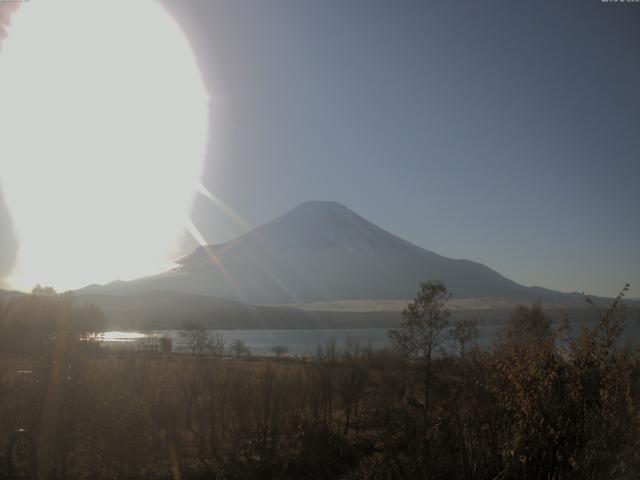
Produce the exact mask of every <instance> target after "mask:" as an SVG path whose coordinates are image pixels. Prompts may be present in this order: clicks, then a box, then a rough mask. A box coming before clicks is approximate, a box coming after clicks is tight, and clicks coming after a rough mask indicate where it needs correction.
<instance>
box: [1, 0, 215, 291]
mask: <svg viewBox="0 0 640 480" xmlns="http://www.w3.org/2000/svg"><path fill="white" fill-rule="evenodd" d="M207 123H208V97H207V93H206V91H205V88H204V85H203V82H202V79H201V75H200V72H199V70H198V66H197V64H196V60H195V58H194V55H193V53H192V52H191V50H190V47H189V44H188V42H187V40H186V38H185V36H184V34H183V32H182V31H181V30H180V28H179V27H178V25H177V24H176V22H175V21H174V20H173V19H172V18H171V16H170V15H169V14H168V13H167V12H166V11H165V10H164V9H163V8H162V7H161V6H160V5H159V4H158V3H157V2H155V1H154V0H136V1H134V2H126V5H125V4H124V3H121V2H107V1H91V0H90V1H88V0H59V1H55V2H52V1H48V0H47V1H37V2H28V3H25V4H23V6H22V7H21V9H20V10H19V11H18V12H17V13H16V14H15V15H14V18H13V22H12V26H11V28H10V30H9V38H8V39H7V40H6V41H5V43H4V44H3V49H2V51H1V52H0V162H1V163H0V167H1V170H0V179H1V180H2V187H3V190H4V194H5V200H6V202H7V205H8V207H9V210H10V212H11V216H12V221H13V224H14V228H15V231H16V234H17V237H18V243H19V251H18V259H17V263H16V266H15V269H14V272H13V274H12V276H11V277H10V279H9V281H10V282H11V285H12V286H13V287H14V288H19V289H29V288H31V287H32V286H33V285H34V284H35V283H46V284H50V285H53V286H54V287H56V288H58V289H69V288H78V287H82V286H84V285H87V284H89V283H104V282H109V281H111V280H115V279H130V278H135V277H138V276H142V275H146V274H151V273H156V272H158V271H159V270H161V269H163V268H165V267H167V266H169V265H170V260H171V258H172V255H174V254H175V253H176V250H175V249H176V245H177V239H178V237H179V235H180V234H181V232H182V231H183V229H184V227H185V225H186V223H187V220H188V210H189V206H190V203H191V201H192V196H193V192H194V188H195V187H196V185H197V184H198V181H199V177H200V174H201V170H202V163H203V159H204V153H205V148H206V141H207V138H206V137H207V130H208V127H207Z"/></svg>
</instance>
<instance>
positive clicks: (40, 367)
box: [0, 283, 640, 480]
mask: <svg viewBox="0 0 640 480" xmlns="http://www.w3.org/2000/svg"><path fill="white" fill-rule="evenodd" d="M623 293H624V292H623ZM447 296H448V293H447V290H446V288H445V287H444V286H443V285H441V284H438V283H425V284H423V285H422V288H421V291H420V293H419V294H418V296H417V297H416V299H415V301H414V302H412V303H411V304H410V305H409V307H408V308H407V310H406V311H405V314H404V319H405V320H404V323H403V324H402V326H400V327H399V328H398V329H395V330H393V331H391V332H390V337H391V340H392V344H393V346H394V348H393V349H392V350H388V351H375V350H372V349H369V348H361V347H360V345H359V344H358V343H357V342H352V343H351V344H349V345H347V346H346V348H344V349H340V351H338V349H336V348H334V347H333V346H331V345H329V346H327V347H326V348H321V349H319V351H318V355H317V357H316V358H313V359H305V360H304V361H302V360H301V361H293V360H286V359H284V358H283V359H280V360H265V359H262V360H260V359H253V360H251V359H250V358H249V357H246V358H245V359H232V360H229V359H227V360H223V359H221V358H219V357H216V356H214V355H210V354H204V353H203V354H198V350H197V349H196V355H193V356H184V355H171V354H162V353H161V352H158V353H155V354H144V353H136V352H124V351H123V352H119V353H116V354H114V355H112V356H104V357H101V356H93V355H87V354H84V353H82V350H78V349H74V350H73V351H74V352H75V353H74V354H67V353H65V352H66V348H67V346H65V345H62V344H58V340H53V342H52V343H53V344H54V345H56V346H55V348H53V350H52V351H54V352H57V353H56V354H55V355H54V356H53V357H46V358H45V357H44V356H43V357H42V358H34V359H33V360H31V365H32V368H31V370H29V371H28V372H27V373H20V374H13V376H12V375H10V374H9V373H11V372H12V371H13V370H11V371H9V367H10V366H11V365H12V364H11V362H12V361H14V362H15V360H10V359H5V360H4V362H5V364H6V365H5V369H6V371H5V375H3V382H2V385H1V390H0V391H1V396H0V438H7V437H8V436H9V434H10V433H11V432H13V431H15V430H16V429H18V428H26V429H27V430H28V431H29V432H31V433H30V434H31V436H32V437H33V438H34V439H35V442H36V445H37V448H38V458H39V463H38V465H39V466H38V468H39V471H40V472H39V473H40V478H51V479H58V478H60V479H62V478H91V479H102V478H104V479H106V478H109V479H125V478H150V479H153V478H157V479H169V478H182V479H196V478H198V479H200V478H202V479H204V478H207V479H209V478H220V479H227V478H228V479H353V480H355V479H406V480H410V479H411V480H413V479H464V480H467V479H601V478H607V479H615V478H619V479H626V478H636V476H637V472H639V471H640V449H639V447H640V355H639V353H638V351H637V350H632V349H629V348H626V349H622V348H616V346H615V345H616V342H617V340H618V338H619V336H620V333H621V331H622V328H623V322H624V308H623V306H622V304H621V301H620V298H619V299H618V300H616V302H614V304H613V305H611V306H610V307H609V308H607V309H606V310H603V311H602V312H601V315H600V320H599V322H598V323H597V324H596V325H593V326H591V327H590V328H586V329H584V330H582V331H579V332H572V331H571V328H570V324H569V322H567V323H565V324H563V325H561V326H559V327H554V326H553V325H552V324H551V322H550V320H549V318H548V316H547V315H546V314H545V311H544V310H543V308H542V307H541V306H540V305H532V306H521V307H518V308H517V309H515V310H514V312H513V314H512V317H511V321H510V323H509V324H508V325H507V326H506V327H505V328H504V331H503V332H502V333H501V334H500V335H499V336H498V338H497V339H496V340H495V341H494V343H493V344H492V345H491V346H490V347H489V348H486V349H478V348H475V347H473V346H472V343H473V342H472V341H469V340H465V339H469V338H471V339H472V338H473V337H474V336H475V333H474V331H473V328H474V326H473V325H472V324H467V325H464V324H461V325H456V326H455V330H457V332H458V333H457V335H458V337H457V338H459V339H460V340H461V341H460V342H459V345H460V347H461V348H460V349H459V351H458V352H457V353H456V354H455V355H453V354H450V353H449V354H448V353H447V352H446V351H445V350H443V348H442V345H443V343H444V341H445V339H446V338H447V336H448V335H449V333H448V332H449V330H448V328H447V327H449V326H450V325H449V318H448V317H449V314H448V311H447V308H446V299H447ZM455 330H454V331H455ZM203 352H204V350H203ZM14 367H15V365H14V366H13V367H12V368H14ZM16 368H17V367H16ZM21 368H23V367H21ZM14 370H15V368H14Z"/></svg>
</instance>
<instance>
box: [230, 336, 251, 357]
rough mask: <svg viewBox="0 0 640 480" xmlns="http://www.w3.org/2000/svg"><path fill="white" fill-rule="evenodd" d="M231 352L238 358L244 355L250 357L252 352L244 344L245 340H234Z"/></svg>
mask: <svg viewBox="0 0 640 480" xmlns="http://www.w3.org/2000/svg"><path fill="white" fill-rule="evenodd" d="M231 351H232V352H233V353H234V354H235V356H236V358H240V357H241V356H242V355H249V354H250V353H251V350H250V349H249V347H247V345H246V344H245V343H244V340H240V339H238V340H234V341H233V342H231Z"/></svg>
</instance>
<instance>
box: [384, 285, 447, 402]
mask: <svg viewBox="0 0 640 480" xmlns="http://www.w3.org/2000/svg"><path fill="white" fill-rule="evenodd" d="M449 297H450V295H449V291H448V290H447V287H445V286H444V284H443V283H442V282H437V281H429V282H422V283H421V284H420V291H419V292H418V294H417V295H416V298H415V300H414V301H413V302H411V303H410V304H409V305H408V306H407V308H406V309H405V310H404V312H402V315H403V316H404V321H403V322H402V325H400V327H399V328H396V329H392V330H389V339H390V340H391V344H392V345H393V347H394V348H395V349H397V350H398V351H399V352H401V353H402V354H404V355H406V356H407V357H409V358H411V359H413V360H416V361H418V362H420V363H421V365H422V372H423V381H424V408H425V410H427V409H428V408H429V395H430V391H431V377H432V368H431V363H432V360H433V355H434V353H435V351H436V350H437V349H439V348H441V347H442V343H443V342H444V339H445V338H444V329H445V328H446V327H447V324H448V320H447V319H448V318H449V316H450V312H449V309H448V308H447V307H446V302H447V300H448V299H449Z"/></svg>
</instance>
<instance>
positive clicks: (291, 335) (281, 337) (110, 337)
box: [104, 321, 640, 355]
mask: <svg viewBox="0 0 640 480" xmlns="http://www.w3.org/2000/svg"><path fill="white" fill-rule="evenodd" d="M583 326H584V324H579V325H576V326H574V327H573V331H574V334H577V333H578V332H580V330H581V329H582V328H583ZM501 328H503V327H498V326H483V327H480V328H479V330H480V337H479V338H478V342H477V343H478V344H479V345H480V346H481V347H484V346H487V345H489V344H490V343H491V342H492V341H493V339H494V338H495V336H496V333H497V332H498V331H499V330H500V329H501ZM387 331H388V330H387V329H385V328H369V329H317V330H311V329H306V330H303V329H290V330H218V331H216V332H217V333H220V334H222V335H223V336H224V339H225V340H226V341H227V345H229V344H230V343H231V342H233V341H234V340H242V341H244V343H245V344H246V345H247V346H248V347H249V348H250V349H251V353H252V354H253V355H270V354H271V347H273V346H274V345H284V346H286V347H287V348H288V351H289V354H290V355H315V354H316V352H317V348H318V345H322V346H325V345H328V344H330V343H333V342H334V343H335V345H336V351H338V352H340V351H342V350H344V347H345V345H346V344H347V343H348V342H350V341H354V340H355V341H357V342H358V343H359V345H360V346H361V347H367V346H371V347H372V348H375V349H381V348H385V347H389V345H390V344H389V338H388V336H387ZM216 332H214V331H211V333H216ZM152 337H170V338H171V339H172V341H173V350H174V351H178V352H180V351H186V348H185V345H184V341H183V338H182V336H181V335H180V332H179V331H178V330H165V331H156V332H145V333H142V332H120V331H111V332H105V335H104V341H105V343H107V344H112V345H121V346H128V345H131V346H133V345H135V344H136V343H140V342H144V341H145V339H149V338H152ZM639 340H640V325H639V324H638V322H636V321H632V322H627V325H626V327H625V331H624V333H623V335H622V338H621V341H620V343H621V344H622V345H628V344H635V345H637V344H638V343H639Z"/></svg>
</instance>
